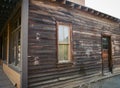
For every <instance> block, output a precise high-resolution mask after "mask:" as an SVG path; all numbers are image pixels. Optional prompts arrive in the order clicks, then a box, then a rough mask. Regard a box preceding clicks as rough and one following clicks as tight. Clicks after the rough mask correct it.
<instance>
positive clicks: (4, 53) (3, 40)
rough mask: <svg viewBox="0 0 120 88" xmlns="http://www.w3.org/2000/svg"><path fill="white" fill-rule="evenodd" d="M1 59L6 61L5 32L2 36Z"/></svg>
mask: <svg viewBox="0 0 120 88" xmlns="http://www.w3.org/2000/svg"><path fill="white" fill-rule="evenodd" d="M2 59H3V60H4V61H6V60H7V31H6V30H5V31H4V32H3V34H2Z"/></svg>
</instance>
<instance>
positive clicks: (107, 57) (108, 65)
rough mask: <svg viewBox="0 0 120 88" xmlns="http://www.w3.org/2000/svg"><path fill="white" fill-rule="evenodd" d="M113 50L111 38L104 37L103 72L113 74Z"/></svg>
mask: <svg viewBox="0 0 120 88" xmlns="http://www.w3.org/2000/svg"><path fill="white" fill-rule="evenodd" d="M111 56H112V49H111V36H107V35H103V36H102V72H103V74H104V73H108V72H111V73H112V58H111Z"/></svg>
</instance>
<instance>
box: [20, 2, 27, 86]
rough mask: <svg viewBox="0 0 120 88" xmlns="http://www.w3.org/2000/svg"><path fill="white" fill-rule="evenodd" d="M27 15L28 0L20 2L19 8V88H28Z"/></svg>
mask: <svg viewBox="0 0 120 88" xmlns="http://www.w3.org/2000/svg"><path fill="white" fill-rule="evenodd" d="M28 15H29V0H22V7H21V69H22V72H21V88H28Z"/></svg>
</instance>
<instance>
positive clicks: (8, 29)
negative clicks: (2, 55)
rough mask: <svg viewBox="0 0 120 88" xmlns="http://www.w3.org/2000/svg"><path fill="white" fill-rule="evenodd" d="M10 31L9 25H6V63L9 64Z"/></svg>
mask: <svg viewBox="0 0 120 88" xmlns="http://www.w3.org/2000/svg"><path fill="white" fill-rule="evenodd" d="M9 31H10V25H9V24H8V25H7V65H8V64H9V39H10V38H9V33H10V32H9Z"/></svg>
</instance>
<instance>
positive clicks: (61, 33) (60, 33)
mask: <svg viewBox="0 0 120 88" xmlns="http://www.w3.org/2000/svg"><path fill="white" fill-rule="evenodd" d="M63 28H64V27H63V26H62V25H59V28H58V41H59V43H62V42H63V41H64V30H63Z"/></svg>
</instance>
